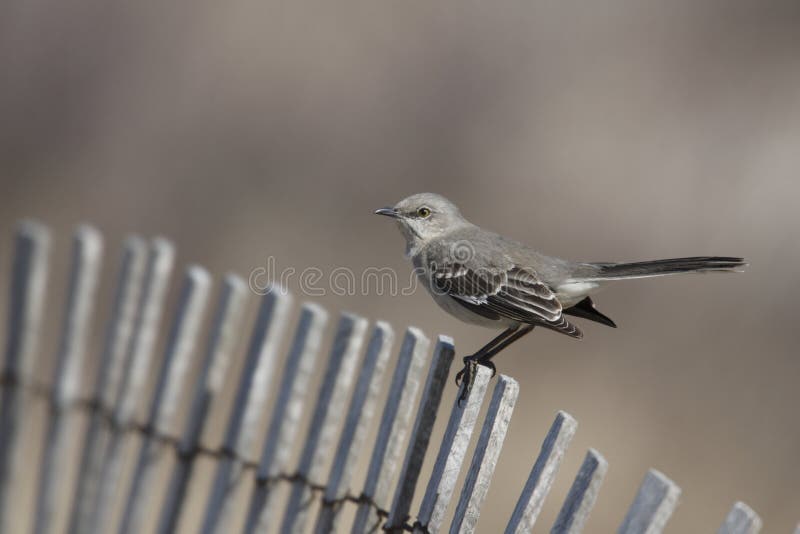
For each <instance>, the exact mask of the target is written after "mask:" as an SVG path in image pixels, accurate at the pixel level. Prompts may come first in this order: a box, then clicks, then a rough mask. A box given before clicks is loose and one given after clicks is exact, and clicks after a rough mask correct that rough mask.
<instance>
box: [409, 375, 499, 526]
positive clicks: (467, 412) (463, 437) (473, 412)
mask: <svg viewBox="0 0 800 534" xmlns="http://www.w3.org/2000/svg"><path fill="white" fill-rule="evenodd" d="M491 375H492V371H491V370H490V369H489V368H488V367H484V366H482V365H481V366H478V369H477V373H476V375H475V381H474V382H473V384H472V389H471V390H470V392H469V395H468V396H467V399H466V402H465V405H464V406H463V407H462V406H459V401H458V398H456V400H455V402H454V406H453V409H452V411H451V412H450V419H449V420H448V422H447V429H446V430H445V433H444V438H443V439H442V443H441V445H440V446H439V453H438V455H437V456H436V462H435V463H434V465H433V473H432V474H431V478H430V480H428V487H427V489H426V490H425V496H424V497H423V499H422V504H421V505H420V511H419V515H418V519H417V524H416V525H415V528H414V532H426V531H427V532H430V533H431V534H435V533H436V532H439V530H440V529H441V528H442V523H443V522H444V514H445V512H446V511H447V507H448V505H449V504H450V499H451V497H452V496H453V491H454V490H455V486H456V480H457V479H458V473H459V472H460V471H461V464H462V463H463V461H464V456H465V455H466V453H467V447H468V446H469V440H470V437H471V436H472V431H473V429H474V428H475V423H476V422H477V420H478V412H479V411H480V409H481V403H482V402H483V397H484V395H485V394H486V388H487V386H488V385H489V379H490V378H491Z"/></svg>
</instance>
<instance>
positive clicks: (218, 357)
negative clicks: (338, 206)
mask: <svg viewBox="0 0 800 534" xmlns="http://www.w3.org/2000/svg"><path fill="white" fill-rule="evenodd" d="M248 295H249V293H248V287H247V284H246V283H245V281H244V280H243V279H242V278H240V277H239V276H236V275H232V274H229V275H227V276H226V277H225V281H224V283H223V287H222V292H221V295H220V298H219V305H218V307H217V311H216V313H215V315H214V320H213V323H212V326H211V330H210V333H209V339H208V342H207V347H206V354H205V359H204V360H203V363H202V366H201V370H200V375H199V377H198V380H197V383H196V385H195V389H194V394H193V397H192V404H191V407H190V409H189V416H188V420H187V422H186V425H185V428H184V433H183V438H182V439H181V442H180V445H179V449H178V454H177V457H176V461H175V465H174V466H173V470H172V476H171V477H170V482H169V485H168V486H167V494H166V495H165V497H164V501H163V504H162V506H161V514H160V517H159V523H158V527H157V532H158V533H159V534H170V533H172V532H175V531H176V529H177V525H178V521H179V519H180V516H181V510H182V507H183V503H184V501H185V498H186V491H187V488H188V484H189V480H190V478H191V475H192V467H193V465H194V463H193V460H194V452H195V450H196V448H197V447H198V445H199V444H200V439H201V437H202V435H203V432H204V430H205V428H206V425H207V423H208V421H209V418H208V414H209V410H210V408H211V403H212V401H213V400H214V398H215V397H216V395H217V394H218V393H219V392H220V390H221V389H222V386H223V383H224V380H225V376H226V375H227V372H228V367H229V364H230V361H231V353H232V352H233V350H234V349H235V347H236V345H237V341H238V339H239V328H240V327H241V323H242V318H243V315H244V311H245V305H246V303H247V297H248Z"/></svg>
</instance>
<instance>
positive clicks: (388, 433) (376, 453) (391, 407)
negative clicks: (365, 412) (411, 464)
mask: <svg viewBox="0 0 800 534" xmlns="http://www.w3.org/2000/svg"><path fill="white" fill-rule="evenodd" d="M429 346H430V341H429V340H428V338H427V337H426V336H425V334H424V333H422V332H421V331H420V330H419V329H417V328H414V327H411V328H409V329H408V330H407V331H406V335H405V338H404V339H403V344H402V346H401V348H400V354H399V356H398V358H397V365H396V367H395V370H394V374H393V376H392V383H391V385H390V386H389V395H388V396H387V398H386V403H385V405H384V409H383V414H382V416H381V422H380V426H379V427H378V435H377V437H376V440H375V445H374V447H373V449H372V456H371V457H370V463H369V467H368V470H367V479H366V482H365V484H364V491H363V492H362V494H361V495H362V497H364V499H365V500H368V501H372V503H374V504H375V505H377V506H379V507H380V508H381V509H387V508H388V507H389V498H390V495H389V489H390V487H391V486H390V485H391V483H392V480H393V478H394V475H395V473H396V472H397V468H398V467H399V465H398V464H399V461H400V455H401V453H402V450H401V447H402V446H403V443H404V442H405V437H406V434H407V433H408V427H409V424H410V419H411V407H412V405H413V403H414V398H415V397H416V395H417V391H418V390H419V386H420V383H419V381H420V376H421V375H422V368H423V367H424V365H425V359H426V356H427V353H428V348H429ZM377 521H378V517H377V515H376V510H375V508H374V507H373V506H371V505H370V504H368V503H362V504H361V505H359V509H358V511H357V514H356V519H355V521H354V523H353V526H352V529H353V531H355V532H358V531H363V530H364V529H365V528H366V527H367V526H369V525H370V524H372V523H375V522H377Z"/></svg>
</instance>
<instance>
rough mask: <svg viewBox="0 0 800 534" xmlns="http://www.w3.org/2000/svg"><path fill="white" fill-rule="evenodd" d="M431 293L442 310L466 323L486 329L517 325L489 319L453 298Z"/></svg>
mask: <svg viewBox="0 0 800 534" xmlns="http://www.w3.org/2000/svg"><path fill="white" fill-rule="evenodd" d="M430 293H431V296H432V297H433V300H435V301H436V304H438V305H439V307H440V308H442V309H443V310H444V311H446V312H447V313H449V314H450V315H452V316H453V317H455V318H456V319H458V320H460V321H463V322H465V323H469V324H474V325H478V326H483V327H485V328H507V327H509V326H512V325H516V324H517V321H512V320H510V319H499V320H495V319H489V318H488V317H484V316H483V315H480V314H478V313H475V312H473V311H470V310H469V309H468V308H467V307H466V306H463V305H461V304H459V303H458V301H456V299H454V298H453V297H450V296H448V295H443V294H441V293H435V292H432V291H431V292H430Z"/></svg>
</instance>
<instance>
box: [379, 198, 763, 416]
mask: <svg viewBox="0 0 800 534" xmlns="http://www.w3.org/2000/svg"><path fill="white" fill-rule="evenodd" d="M375 214H378V215H383V216H386V217H390V218H392V219H394V220H395V221H396V222H397V225H398V227H399V229H400V232H401V233H402V234H403V237H404V238H405V241H406V251H405V252H406V256H407V257H408V258H409V259H410V260H411V262H412V264H413V266H414V271H415V272H416V274H417V276H418V278H419V280H420V283H421V284H422V285H423V287H425V289H427V291H428V292H429V293H430V294H431V296H432V297H433V300H434V301H435V302H436V303H437V304H438V305H439V306H440V307H441V308H442V309H444V311H446V312H447V313H449V314H450V315H452V316H454V317H455V318H457V319H459V320H461V321H463V322H466V323H469V324H473V325H478V326H482V327H488V328H494V329H498V328H502V329H503V330H502V332H501V333H500V334H499V335H497V336H496V337H495V338H493V339H492V340H491V341H489V342H488V343H487V344H486V345H484V346H483V347H481V348H480V349H479V350H478V351H477V352H475V353H473V354H471V355H468V356H465V357H464V358H463V362H464V367H463V369H462V370H461V371H459V372H458V374H457V375H456V385H457V386H459V387H461V385H462V384H463V385H464V387H463V388H462V389H461V394H460V397H459V402H460V401H461V400H463V399H464V398H466V396H467V395H468V393H469V390H470V389H471V387H472V382H473V380H474V377H475V371H476V369H477V366H478V365H482V366H485V367H488V368H489V369H491V371H492V376H494V374H495V373H496V371H497V369H496V366H495V364H494V363H493V362H492V358H494V357H495V356H496V355H497V354H498V353H499V352H501V351H502V350H503V349H505V348H507V347H508V346H509V345H511V344H512V343H514V342H515V341H518V340H519V339H520V338H522V337H523V336H525V335H527V334H528V333H530V332H531V331H532V330H533V329H534V328H535V327H537V326H538V327H541V328H545V329H548V330H552V331H555V332H558V333H559V334H563V335H565V336H568V337H570V338H573V339H581V338H583V332H582V331H581V329H580V328H579V326H578V325H577V324H576V322H575V320H574V319H573V317H575V318H580V319H586V320H589V321H594V322H596V323H600V324H603V325H606V326H609V327H612V328H616V327H617V325H616V323H614V321H613V320H611V318H610V317H608V316H607V315H605V314H603V313H602V312H600V311H599V310H598V309H597V307H596V306H595V304H594V301H593V300H592V295H593V294H595V293H596V292H597V291H598V290H600V289H601V288H603V286H605V285H606V284H608V283H609V282H614V281H618V280H629V279H635V278H651V277H657V276H667V275H673V274H681V273H703V272H712V271H713V272H717V271H721V272H741V271H742V270H743V269H744V268H745V267H746V266H747V263H746V262H745V261H744V259H743V258H740V257H727V256H694V257H686V258H670V259H661V260H652V261H638V262H632V263H613V262H579V261H570V260H565V259H561V258H556V257H552V256H546V255H544V254H542V253H540V252H537V251H536V250H534V249H533V248H531V247H529V246H527V245H524V244H522V243H519V242H517V241H514V240H512V239H509V238H507V237H504V236H502V235H499V234H496V233H494V232H491V231H489V230H485V229H483V228H481V227H480V226H477V225H475V224H473V223H471V222H469V221H468V220H467V219H466V218H464V216H463V215H461V212H460V210H459V209H458V207H457V206H456V205H455V204H454V203H453V202H451V201H450V200H448V199H447V198H445V197H443V196H441V195H439V194H436V193H418V194H414V195H411V196H409V197H406V198H404V199H403V200H401V201H400V202H398V203H397V204H395V205H394V206H390V207H384V208H380V209H377V210H375Z"/></svg>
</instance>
